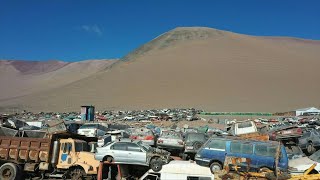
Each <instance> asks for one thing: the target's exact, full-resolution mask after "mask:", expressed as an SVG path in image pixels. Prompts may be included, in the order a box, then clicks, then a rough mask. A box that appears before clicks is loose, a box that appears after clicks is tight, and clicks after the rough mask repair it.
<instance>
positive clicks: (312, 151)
mask: <svg viewBox="0 0 320 180" xmlns="http://www.w3.org/2000/svg"><path fill="white" fill-rule="evenodd" d="M315 151H316V148H314V146H313V144H312V142H309V144H308V146H307V152H308V154H309V155H311V154H313V153H314V152H315Z"/></svg>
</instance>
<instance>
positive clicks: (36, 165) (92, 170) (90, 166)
mask: <svg viewBox="0 0 320 180" xmlns="http://www.w3.org/2000/svg"><path fill="white" fill-rule="evenodd" d="M91 140H92V139H91ZM91 140H90V138H87V137H84V136H80V135H75V134H73V135H70V134H68V133H57V134H48V135H45V136H44V137H43V138H31V137H10V136H0V179H1V180H19V179H27V178H30V179H31V178H34V177H39V178H40V179H43V178H68V179H72V180H78V179H83V178H88V179H90V178H92V179H93V178H95V177H96V175H97V172H98V167H99V161H97V160H95V158H94V153H92V152H90V146H89V142H90V141H91Z"/></svg>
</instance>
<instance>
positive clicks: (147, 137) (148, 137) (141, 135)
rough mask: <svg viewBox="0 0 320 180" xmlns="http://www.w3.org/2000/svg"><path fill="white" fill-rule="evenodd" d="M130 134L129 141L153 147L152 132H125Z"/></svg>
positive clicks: (140, 130) (144, 130) (144, 129)
mask: <svg viewBox="0 0 320 180" xmlns="http://www.w3.org/2000/svg"><path fill="white" fill-rule="evenodd" d="M127 131H128V132H129V133H130V139H133V140H140V141H142V142H144V143H145V144H148V145H150V146H154V145H155V140H156V136H155V135H154V133H153V132H152V130H150V129H147V128H133V129H128V130H127Z"/></svg>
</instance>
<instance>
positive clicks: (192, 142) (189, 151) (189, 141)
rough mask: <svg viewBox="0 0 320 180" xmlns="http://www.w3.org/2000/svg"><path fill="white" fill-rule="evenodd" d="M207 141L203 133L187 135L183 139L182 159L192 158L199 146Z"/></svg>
mask: <svg viewBox="0 0 320 180" xmlns="http://www.w3.org/2000/svg"><path fill="white" fill-rule="evenodd" d="M207 140H208V138H207V136H206V134H204V133H187V134H186V137H185V148H184V156H183V158H184V159H189V158H191V159H192V158H194V155H195V154H196V153H197V151H198V150H199V149H200V148H201V146H202V145H203V144H204V143H205V142H206V141H207Z"/></svg>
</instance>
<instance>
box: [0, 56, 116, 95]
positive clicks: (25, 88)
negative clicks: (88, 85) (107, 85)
mask: <svg viewBox="0 0 320 180" xmlns="http://www.w3.org/2000/svg"><path fill="white" fill-rule="evenodd" d="M114 62H115V61H112V60H110V61H109V60H88V61H81V62H73V63H67V62H62V61H44V62H36V61H5V60H2V61H0V83H1V84H2V85H1V93H0V100H1V99H2V100H3V99H11V98H13V97H19V96H23V95H28V94H31V93H36V92H40V91H43V90H48V89H51V88H57V87H60V86H63V85H66V84H69V83H72V82H75V81H78V80H80V79H83V78H85V77H88V76H90V75H92V74H95V73H96V72H98V71H101V70H104V69H105V68H107V67H108V66H110V65H111V64H113V63H114Z"/></svg>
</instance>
